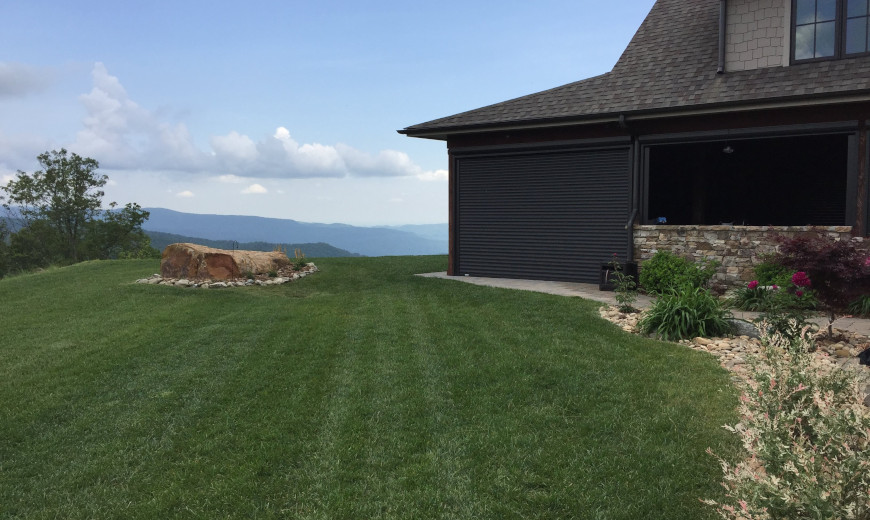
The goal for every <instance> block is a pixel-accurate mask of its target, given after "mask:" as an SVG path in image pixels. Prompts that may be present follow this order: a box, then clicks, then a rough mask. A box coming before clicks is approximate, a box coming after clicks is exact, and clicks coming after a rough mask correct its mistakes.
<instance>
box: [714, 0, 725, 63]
mask: <svg viewBox="0 0 870 520" xmlns="http://www.w3.org/2000/svg"><path fill="white" fill-rule="evenodd" d="M727 14H728V9H727V0H719V68H718V69H717V70H716V74H722V73H723V72H725V29H726V15H727Z"/></svg>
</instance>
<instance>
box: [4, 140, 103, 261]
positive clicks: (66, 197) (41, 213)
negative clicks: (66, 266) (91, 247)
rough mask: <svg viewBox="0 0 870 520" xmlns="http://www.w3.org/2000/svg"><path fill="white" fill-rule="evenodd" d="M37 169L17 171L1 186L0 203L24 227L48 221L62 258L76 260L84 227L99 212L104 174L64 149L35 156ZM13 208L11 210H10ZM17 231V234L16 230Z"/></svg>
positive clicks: (84, 159) (85, 159)
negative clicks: (1, 200)
mask: <svg viewBox="0 0 870 520" xmlns="http://www.w3.org/2000/svg"><path fill="white" fill-rule="evenodd" d="M38 160H39V164H40V165H41V166H42V169H41V170H38V171H36V172H35V173H33V174H32V175H31V174H27V173H25V172H23V171H21V170H19V171H18V174H17V177H16V178H15V179H13V180H11V181H9V184H7V185H6V186H5V187H4V188H2V189H3V191H5V192H6V197H5V201H6V202H4V204H3V206H4V207H5V208H6V209H7V211H10V212H15V213H17V214H18V216H19V217H20V218H21V219H23V220H24V222H25V225H26V227H28V228H29V227H30V226H32V225H33V224H34V222H37V221H43V222H45V223H47V224H48V226H50V227H51V228H52V229H53V230H54V231H55V232H56V233H57V235H58V236H59V238H60V244H61V247H62V251H63V257H65V258H68V259H70V260H72V261H73V262H77V261H78V259H79V252H80V250H79V248H80V245H81V244H80V243H81V240H82V238H83V236H84V233H85V229H86V226H87V224H88V222H89V221H91V220H93V219H94V218H95V217H96V216H97V215H98V214H99V213H100V206H101V203H102V198H103V195H104V192H103V191H102V190H100V188H102V187H103V186H105V185H106V180H107V179H108V177H106V176H105V175H99V174H98V173H97V172H96V170H97V168H99V163H97V161H96V160H94V159H90V158H82V157H80V156H78V155H77V154H68V152H67V151H66V150H65V149H61V150H60V151H57V150H54V151H51V152H45V153H43V154H41V155H40V156H39V157H38ZM13 208H14V209H13ZM16 234H17V233H16Z"/></svg>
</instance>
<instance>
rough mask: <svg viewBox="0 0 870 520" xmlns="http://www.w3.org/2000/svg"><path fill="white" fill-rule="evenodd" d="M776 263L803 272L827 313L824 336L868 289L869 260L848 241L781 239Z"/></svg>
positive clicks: (811, 237)
mask: <svg viewBox="0 0 870 520" xmlns="http://www.w3.org/2000/svg"><path fill="white" fill-rule="evenodd" d="M779 242H780V247H779V249H780V251H779V254H778V255H777V256H776V258H775V260H776V262H778V263H780V264H781V265H783V266H786V267H789V268H791V269H794V270H797V271H803V272H805V273H806V275H807V276H809V278H810V279H812V281H813V289H814V291H815V294H816V297H817V298H818V299H819V300H820V301H821V302H822V303H824V304H825V305H826V306H827V307H828V309H829V310H830V315H829V323H828V333H829V334H831V333H832V331H831V324H832V323H833V322H834V319H836V313H837V312H839V311H842V310H844V309H846V308H847V307H848V306H849V304H850V303H851V302H853V301H854V300H855V299H857V298H858V297H859V296H861V295H862V294H867V293H868V292H870V291H868V289H870V263H868V262H870V258H868V256H867V253H866V252H865V251H860V250H859V249H858V248H857V247H855V244H854V243H853V242H851V241H849V240H835V239H833V238H830V237H827V236H824V235H820V234H815V235H805V236H798V237H795V238H791V239H784V238H781V239H780V240H779Z"/></svg>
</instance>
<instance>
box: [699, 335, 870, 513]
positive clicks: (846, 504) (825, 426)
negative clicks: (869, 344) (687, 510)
mask: <svg viewBox="0 0 870 520" xmlns="http://www.w3.org/2000/svg"><path fill="white" fill-rule="evenodd" d="M763 330H767V329H763ZM762 342H763V345H764V347H763V349H762V354H761V356H760V357H759V358H757V359H754V360H751V364H750V371H749V374H748V380H747V383H746V387H745V389H744V392H743V395H742V396H741V397H740V406H739V412H740V416H741V421H740V423H738V424H737V425H734V426H729V425H726V426H725V428H726V429H727V430H728V431H730V432H733V433H734V434H736V435H738V436H739V437H740V439H741V440H742V442H743V447H744V448H745V449H746V452H747V455H748V457H747V458H746V459H745V460H743V461H741V462H738V463H737V464H731V463H730V462H727V461H725V460H723V459H721V458H720V457H717V459H718V460H719V464H720V465H721V466H722V471H723V473H724V479H725V481H724V482H723V483H722V484H723V486H724V487H725V489H726V493H725V494H726V497H727V498H726V500H724V501H722V502H717V501H715V500H704V501H703V502H704V503H706V504H708V505H710V506H713V507H715V508H716V510H717V511H718V513H719V514H720V515H721V516H722V517H723V518H728V519H735V520H737V519H741V520H760V519H778V518H787V519H804V518H818V519H856V520H858V519H863V520H866V519H868V518H870V414H868V412H867V409H866V408H864V407H863V405H861V404H860V397H861V393H860V391H859V387H858V382H857V378H856V376H855V374H854V372H851V371H835V372H833V373H832V374H830V375H820V374H819V372H818V371H817V370H815V369H814V368H813V367H812V366H811V363H812V355H811V354H810V353H809V351H810V350H811V346H812V340H811V335H810V333H809V331H807V330H806V329H805V330H803V331H802V332H801V334H800V335H799V339H798V341H797V342H796V343H792V342H790V341H789V340H788V339H787V338H784V337H783V336H782V335H780V334H776V333H775V334H772V335H769V334H763V335H762ZM708 452H709V453H711V454H712V452H711V451H710V450H708ZM714 456H715V455H714Z"/></svg>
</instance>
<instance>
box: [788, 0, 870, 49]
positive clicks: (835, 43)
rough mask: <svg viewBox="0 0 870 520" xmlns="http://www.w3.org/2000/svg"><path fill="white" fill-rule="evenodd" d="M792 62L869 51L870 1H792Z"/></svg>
mask: <svg viewBox="0 0 870 520" xmlns="http://www.w3.org/2000/svg"><path fill="white" fill-rule="evenodd" d="M792 12H793V13H794V14H793V16H792V42H793V43H792V58H793V61H796V62H797V61H810V60H829V59H836V58H842V57H845V56H850V55H856V54H865V53H868V51H870V28H868V22H870V0H793V5H792Z"/></svg>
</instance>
